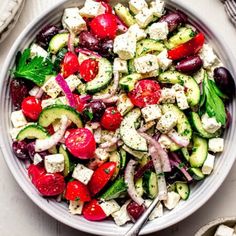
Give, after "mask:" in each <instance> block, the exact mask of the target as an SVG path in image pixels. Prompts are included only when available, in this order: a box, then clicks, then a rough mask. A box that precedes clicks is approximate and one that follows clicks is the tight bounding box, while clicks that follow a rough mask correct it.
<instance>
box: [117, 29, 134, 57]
mask: <svg viewBox="0 0 236 236" xmlns="http://www.w3.org/2000/svg"><path fill="white" fill-rule="evenodd" d="M113 51H114V53H117V54H118V56H119V57H120V59H122V60H129V59H132V58H134V56H135V52H136V37H135V35H133V34H131V33H130V32H129V31H127V32H126V33H124V34H121V35H118V36H116V37H115V40H114V46H113Z"/></svg>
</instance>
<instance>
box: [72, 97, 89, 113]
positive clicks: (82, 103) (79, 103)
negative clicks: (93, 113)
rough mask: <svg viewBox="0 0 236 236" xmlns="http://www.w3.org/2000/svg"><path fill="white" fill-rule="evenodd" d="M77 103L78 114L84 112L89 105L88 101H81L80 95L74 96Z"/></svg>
mask: <svg viewBox="0 0 236 236" xmlns="http://www.w3.org/2000/svg"><path fill="white" fill-rule="evenodd" d="M74 97H75V102H76V110H77V111H78V112H82V111H83V110H84V108H85V107H86V105H87V101H85V100H83V99H81V97H80V96H79V95H78V94H74Z"/></svg>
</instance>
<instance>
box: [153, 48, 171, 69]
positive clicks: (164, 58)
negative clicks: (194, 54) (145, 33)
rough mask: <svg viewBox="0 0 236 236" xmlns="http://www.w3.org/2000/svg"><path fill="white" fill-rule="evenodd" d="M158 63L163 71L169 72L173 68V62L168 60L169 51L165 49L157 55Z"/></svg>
mask: <svg viewBox="0 0 236 236" xmlns="http://www.w3.org/2000/svg"><path fill="white" fill-rule="evenodd" d="M157 61H158V63H159V66H160V67H161V69H162V70H163V71H165V70H167V69H168V68H169V67H170V66H171V64H172V60H170V59H169V58H168V55H167V49H164V50H163V51H162V52H161V53H159V54H158V55H157Z"/></svg>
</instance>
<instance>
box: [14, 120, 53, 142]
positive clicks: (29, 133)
mask: <svg viewBox="0 0 236 236" xmlns="http://www.w3.org/2000/svg"><path fill="white" fill-rule="evenodd" d="M49 136H50V135H49V133H48V131H47V130H46V129H44V128H43V127H42V126H40V125H37V124H32V125H28V126H26V127H25V128H23V129H22V130H21V131H20V132H19V133H18V135H17V136H16V139H17V140H19V141H21V140H24V139H26V138H27V139H45V138H48V137H49Z"/></svg>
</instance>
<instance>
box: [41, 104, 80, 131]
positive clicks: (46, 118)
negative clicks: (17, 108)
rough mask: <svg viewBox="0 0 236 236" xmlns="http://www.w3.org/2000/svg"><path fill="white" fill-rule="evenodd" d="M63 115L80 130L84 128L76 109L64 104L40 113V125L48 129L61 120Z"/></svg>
mask: <svg viewBox="0 0 236 236" xmlns="http://www.w3.org/2000/svg"><path fill="white" fill-rule="evenodd" d="M62 115H66V116H67V117H68V119H69V120H71V121H72V122H73V123H75V124H76V125H77V127H78V128H80V127H83V124H82V121H81V119H80V114H79V113H78V112H77V111H76V110H75V109H74V108H72V107H70V106H67V105H62V104H60V105H59V104H54V105H51V106H48V107H45V108H44V109H43V110H42V112H41V113H40V116H39V120H38V123H39V124H40V125H41V126H43V127H48V126H49V125H50V124H52V123H53V122H54V121H55V120H56V119H60V118H61V116H62Z"/></svg>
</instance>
